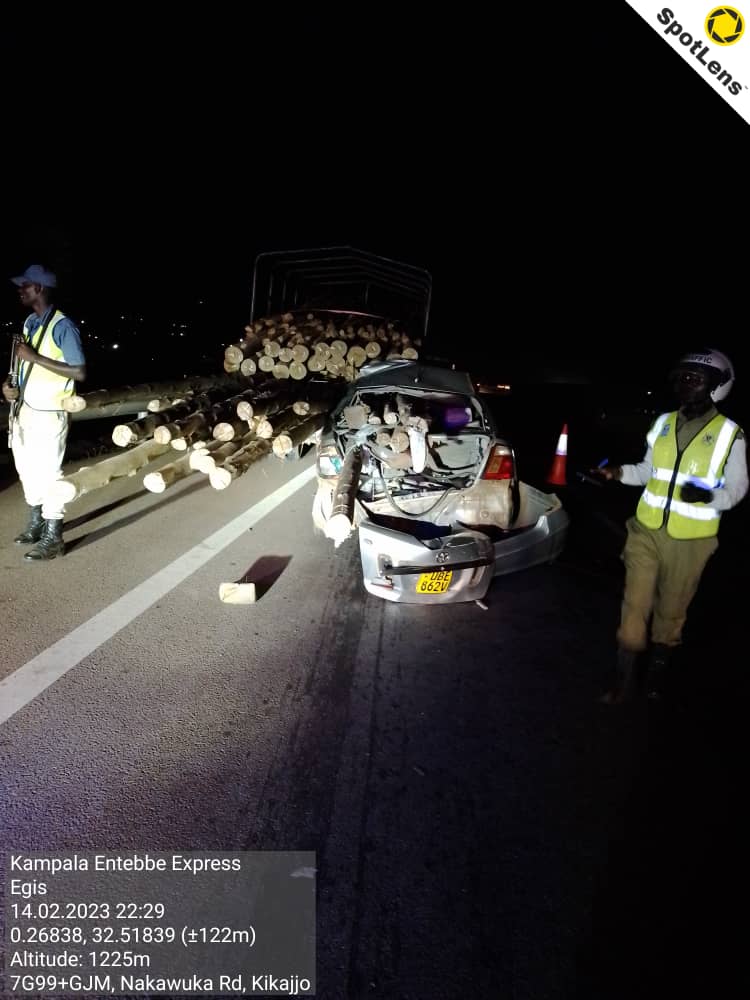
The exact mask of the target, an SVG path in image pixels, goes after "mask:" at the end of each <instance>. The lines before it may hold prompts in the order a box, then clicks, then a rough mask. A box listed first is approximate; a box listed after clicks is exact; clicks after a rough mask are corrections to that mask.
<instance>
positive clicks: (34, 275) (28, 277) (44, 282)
mask: <svg viewBox="0 0 750 1000" xmlns="http://www.w3.org/2000/svg"><path fill="white" fill-rule="evenodd" d="M10 280H11V281H12V282H13V284H14V285H41V286H42V287H43V288H57V276H56V275H54V274H53V273H52V271H47V270H46V269H45V268H43V267H42V265H41V264H32V265H31V267H27V268H26V270H25V271H24V272H23V274H21V275H19V277H17V278H11V279H10Z"/></svg>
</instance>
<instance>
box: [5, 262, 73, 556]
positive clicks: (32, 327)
mask: <svg viewBox="0 0 750 1000" xmlns="http://www.w3.org/2000/svg"><path fill="white" fill-rule="evenodd" d="M11 281H12V282H13V284H14V285H17V286H18V294H19V298H20V301H21V304H22V305H24V306H25V307H27V308H29V309H31V315H30V316H29V317H28V319H27V320H26V322H25V323H24V326H23V334H22V336H21V337H20V338H17V339H16V343H15V345H14V351H13V355H12V359H13V360H12V370H11V372H10V373H9V375H8V378H7V379H6V381H5V383H4V384H3V396H4V397H5V399H6V400H7V402H8V403H10V405H11V410H12V414H13V420H12V425H11V427H12V431H11V447H12V449H13V460H14V462H15V465H16V470H17V472H18V475H19V478H20V480H21V485H22V486H23V491H24V496H25V497H26V503H27V504H28V506H29V520H28V523H27V525H26V528H25V529H24V530H23V531H22V532H21V534H20V535H18V536H17V537H16V539H15V541H16V542H17V543H18V544H19V545H34V547H33V548H32V549H30V550H29V551H28V552H27V553H26V554H25V556H24V559H27V560H29V561H33V562H36V561H40V560H44V559H54V558H55V557H56V556H61V555H63V554H64V552H65V545H64V543H63V538H62V526H63V515H64V509H63V507H62V505H61V504H60V503H59V501H57V500H55V498H54V495H53V493H52V490H51V487H52V486H53V484H54V483H55V481H56V480H57V479H59V478H60V477H61V476H62V464H63V459H64V457H65V444H66V441H67V437H68V421H69V419H70V418H69V416H68V414H67V413H66V412H65V410H64V409H63V400H64V399H65V398H66V397H68V396H72V395H73V392H74V383H75V382H82V381H83V380H84V379H85V378H86V359H85V357H84V354H83V348H82V346H81V336H80V333H79V331H78V328H77V327H76V325H75V323H73V322H72V321H71V320H70V319H69V318H68V317H67V316H65V315H64V314H63V313H62V312H60V310H59V309H57V308H56V307H55V306H54V304H53V299H54V289H55V288H56V287H57V278H56V276H55V275H54V274H53V273H52V272H51V271H48V270H47V269H46V268H44V267H42V265H41V264H32V265H31V266H30V267H28V268H27V269H26V270H25V271H24V273H23V274H22V275H20V276H19V277H17V278H11ZM14 369H15V370H14ZM14 383H16V384H15V385H14ZM34 543H36V544H34Z"/></svg>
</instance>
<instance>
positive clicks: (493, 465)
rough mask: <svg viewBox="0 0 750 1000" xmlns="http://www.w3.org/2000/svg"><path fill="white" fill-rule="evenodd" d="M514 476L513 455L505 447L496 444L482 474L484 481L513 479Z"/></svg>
mask: <svg viewBox="0 0 750 1000" xmlns="http://www.w3.org/2000/svg"><path fill="white" fill-rule="evenodd" d="M513 474H514V469H513V455H512V453H511V451H510V449H508V448H506V447H505V446H504V445H501V444H496V445H494V446H493V448H492V450H491V451H490V457H489V458H488V459H487V464H486V465H485V467H484V472H483V473H482V479H512V478H513Z"/></svg>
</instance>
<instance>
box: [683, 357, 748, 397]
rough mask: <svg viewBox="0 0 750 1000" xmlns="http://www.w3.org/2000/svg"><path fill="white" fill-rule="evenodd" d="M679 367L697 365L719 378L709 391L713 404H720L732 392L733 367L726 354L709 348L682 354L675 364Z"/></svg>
mask: <svg viewBox="0 0 750 1000" xmlns="http://www.w3.org/2000/svg"><path fill="white" fill-rule="evenodd" d="M680 365H699V366H701V367H702V368H710V369H712V371H713V372H714V374H715V375H718V376H719V382H718V384H717V385H716V386H715V387H714V388H713V389H712V390H711V399H712V400H713V401H714V403H720V402H721V400H722V399H726V397H727V396H728V395H729V393H730V392H731V391H732V386H733V385H734V367H733V365H732V362H731V361H730V360H729V358H728V357H727V356H726V354H722V353H721V351H717V350H715V349H714V348H713V347H709V348H708V349H707V350H705V351H695V352H694V353H692V354H684V355H683V356H682V357H681V358H680V360H679V361H678V362H677V366H678V367H679V366H680Z"/></svg>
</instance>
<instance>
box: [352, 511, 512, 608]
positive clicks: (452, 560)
mask: <svg viewBox="0 0 750 1000" xmlns="http://www.w3.org/2000/svg"><path fill="white" fill-rule="evenodd" d="M359 551H360V555H361V558H362V574H363V578H364V584H365V589H366V590H367V591H368V592H369V593H371V594H375V595H376V596H377V597H382V598H384V599H385V600H386V601H399V602H401V603H404V604H455V603H457V602H460V601H476V600H479V599H480V598H481V597H484V595H485V594H486V593H487V589H488V587H489V585H490V583H491V582H492V576H493V573H494V567H495V554H494V550H493V545H492V542H491V541H490V540H489V538H487V536H486V535H483V534H481V533H480V532H478V531H461V532H457V533H455V534H452V535H446V536H445V537H443V538H440V539H435V540H434V541H433V542H430V543H425V542H421V541H419V540H418V539H416V538H413V537H412V536H411V535H406V534H404V533H403V532H400V531H393V530H392V529H391V528H383V527H380V526H379V525H376V524H373V523H372V522H371V521H367V520H366V521H363V522H362V523H361V524H360V526H359ZM448 571H449V572H450V573H451V579H450V583H449V585H448V589H447V590H444V591H443V592H441V593H420V592H419V591H418V590H417V585H418V582H419V580H420V577H421V576H422V574H426V573H438V572H448Z"/></svg>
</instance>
